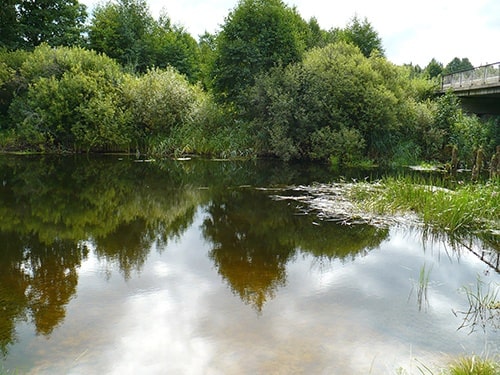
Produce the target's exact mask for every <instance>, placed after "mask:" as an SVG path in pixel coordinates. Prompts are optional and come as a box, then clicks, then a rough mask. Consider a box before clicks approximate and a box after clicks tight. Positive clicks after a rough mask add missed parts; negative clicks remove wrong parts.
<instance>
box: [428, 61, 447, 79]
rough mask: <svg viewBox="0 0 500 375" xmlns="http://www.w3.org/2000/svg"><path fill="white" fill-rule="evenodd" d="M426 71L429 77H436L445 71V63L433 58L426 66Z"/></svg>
mask: <svg viewBox="0 0 500 375" xmlns="http://www.w3.org/2000/svg"><path fill="white" fill-rule="evenodd" d="M424 72H425V74H426V75H427V76H428V77H429V78H435V77H437V76H439V75H441V74H442V73H443V64H441V63H440V62H438V61H437V60H436V59H434V58H433V59H432V60H431V61H430V62H429V64H427V66H426V67H425V69H424Z"/></svg>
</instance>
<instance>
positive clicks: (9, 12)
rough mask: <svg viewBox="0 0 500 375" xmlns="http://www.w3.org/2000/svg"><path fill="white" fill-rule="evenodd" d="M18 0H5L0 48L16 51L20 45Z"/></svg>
mask: <svg viewBox="0 0 500 375" xmlns="http://www.w3.org/2000/svg"><path fill="white" fill-rule="evenodd" d="M16 3H17V0H4V1H3V4H2V6H1V7H0V48H8V49H15V48H17V46H18V45H19V25H18V22H17V10H16Z"/></svg>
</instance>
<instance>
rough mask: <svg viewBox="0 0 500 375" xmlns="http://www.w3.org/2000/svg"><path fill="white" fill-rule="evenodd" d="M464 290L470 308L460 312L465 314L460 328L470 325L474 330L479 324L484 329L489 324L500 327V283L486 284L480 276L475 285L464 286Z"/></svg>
mask: <svg viewBox="0 0 500 375" xmlns="http://www.w3.org/2000/svg"><path fill="white" fill-rule="evenodd" d="M462 290H463V291H464V293H465V295H466V296H467V302H468V305H469V308H468V310H467V311H459V312H458V314H461V315H463V316H464V319H463V323H462V325H461V326H460V327H459V328H458V329H462V328H465V327H469V328H470V330H471V332H473V331H475V329H476V327H477V326H478V325H479V326H480V327H481V328H483V329H486V327H487V326H489V327H492V328H494V329H498V328H500V299H499V292H500V285H492V284H491V283H490V284H487V285H486V284H485V283H484V281H482V280H481V277H479V276H478V277H477V281H476V284H475V285H473V286H464V287H463V288H462ZM458 314H457V313H455V315H458Z"/></svg>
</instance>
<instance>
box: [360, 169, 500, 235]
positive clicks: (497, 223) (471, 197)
mask: <svg viewBox="0 0 500 375" xmlns="http://www.w3.org/2000/svg"><path fill="white" fill-rule="evenodd" d="M377 186H378V188H377V189H375V190H374V189H372V188H370V189H364V188H363V186H361V188H358V189H357V192H356V194H354V195H353V196H352V198H353V199H354V200H355V201H358V204H360V205H362V206H363V207H365V209H366V208H367V209H369V210H372V211H375V212H378V213H392V214H394V213H402V212H411V213H415V214H417V215H418V216H419V217H420V218H421V219H422V221H423V223H424V224H425V225H428V226H429V227H432V228H434V229H437V230H443V231H445V232H448V233H458V232H460V231H468V232H470V231H491V232H496V231H497V230H498V228H499V227H500V220H499V218H500V188H499V185H498V183H496V182H493V181H490V182H487V183H484V184H473V183H456V184H451V186H447V187H443V183H441V182H439V181H430V182H429V181H425V180H423V179H421V180H418V179H415V178H410V177H404V178H402V177H399V178H393V177H391V178H386V179H384V180H383V181H381V182H380V183H379V184H378V185H377ZM360 190H368V192H366V191H365V192H360Z"/></svg>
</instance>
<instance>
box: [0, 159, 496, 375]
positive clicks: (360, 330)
mask: <svg viewBox="0 0 500 375" xmlns="http://www.w3.org/2000/svg"><path fill="white" fill-rule="evenodd" d="M352 173H353V174H352V175H346V178H348V179H349V178H351V177H356V178H363V176H364V174H367V173H363V172H356V173H354V172H352ZM368 174H369V173H368ZM338 179H339V176H335V175H333V174H332V173H331V172H330V171H328V169H327V168H326V167H323V166H305V165H285V164H279V163H271V162H245V163H243V162H241V163H240V162H215V161H199V160H191V161H185V162H175V161H166V162H161V163H160V162H155V163H147V162H140V163H138V162H134V161H133V160H132V159H128V158H123V159H121V160H120V158H119V157H118V156H112V157H101V158H85V157H65V158H40V157H14V156H2V157H0V352H1V354H0V355H1V361H2V363H1V364H0V373H2V371H3V372H5V373H11V371H12V372H14V373H17V374H24V373H28V374H94V373H99V374H138V373H139V374H257V373H259V374H267V373H272V374H274V373H282V374H291V373H315V374H321V373H324V374H394V373H397V372H398V371H402V369H404V370H405V371H407V373H419V372H418V371H419V370H418V368H419V367H420V368H422V364H425V366H427V367H433V366H434V367H437V366H441V365H442V364H444V363H445V362H446V361H447V360H449V359H450V357H454V356H457V355H461V354H488V355H494V354H496V353H499V352H500V349H499V348H500V335H499V332H498V330H496V329H495V323H498V320H494V319H493V320H492V321H486V322H477V323H478V324H477V325H476V327H475V328H476V329H475V331H474V332H473V333H470V331H471V330H470V328H469V327H467V328H463V329H458V328H459V327H460V326H461V325H462V324H463V322H464V314H460V312H461V311H466V310H467V308H468V303H467V297H466V294H465V293H464V291H463V287H466V286H469V287H473V288H475V287H476V286H477V280H478V278H479V279H480V280H481V282H482V283H484V285H485V286H487V285H490V286H491V287H492V288H494V287H497V286H498V284H499V282H500V275H499V273H498V271H497V270H495V269H494V267H491V266H489V265H487V264H486V263H485V262H484V261H483V260H481V259H480V258H479V257H478V256H477V255H474V254H473V253H472V252H471V251H470V249H472V250H475V251H476V252H481V251H493V250H494V249H493V248H490V247H488V244H486V243H484V242H481V241H479V240H474V239H473V240H471V241H472V242H467V243H465V245H467V247H469V248H470V249H468V248H467V247H465V246H463V245H464V244H459V243H457V242H455V241H451V240H450V239H448V238H446V237H445V236H440V237H436V236H434V237H432V236H426V235H424V233H423V232H422V231H421V230H420V229H418V228H413V229H411V228H406V227H394V226H392V227H387V228H376V227H373V226H370V225H351V226H346V225H341V224H338V223H333V222H327V221H321V220H319V219H318V218H317V217H316V216H314V215H303V214H300V213H301V210H300V207H296V203H292V202H291V201H286V200H283V201H277V200H274V199H271V197H272V196H273V195H274V194H276V191H279V192H280V194H283V192H286V187H288V186H293V185H298V184H311V183H313V182H330V181H334V180H338ZM283 189H285V190H283ZM422 275H424V277H423V278H422ZM497 319H498V316H497ZM481 323H485V324H484V327H482V326H481ZM2 366H3V367H2ZM2 369H3V370H2Z"/></svg>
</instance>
